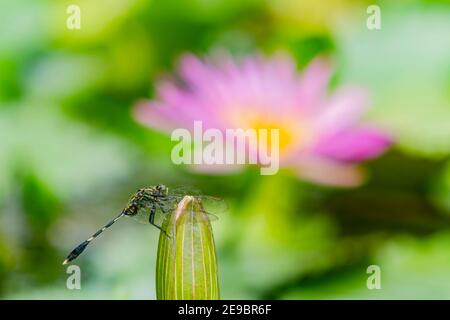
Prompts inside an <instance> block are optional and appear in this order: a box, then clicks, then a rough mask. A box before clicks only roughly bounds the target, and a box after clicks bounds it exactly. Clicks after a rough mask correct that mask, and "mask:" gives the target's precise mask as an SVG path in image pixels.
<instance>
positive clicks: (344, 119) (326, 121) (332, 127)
mask: <svg viewBox="0 0 450 320" xmlns="http://www.w3.org/2000/svg"><path fill="white" fill-rule="evenodd" d="M367 100H368V98H367V93H366V92H365V91H364V90H361V89H359V88H353V87H346V88H344V89H341V90H339V91H337V92H336V93H335V94H334V95H333V96H332V98H331V100H330V102H329V103H328V104H327V106H326V108H325V109H324V110H323V111H322V113H321V114H320V115H318V116H317V119H315V120H314V122H315V127H316V130H317V131H318V132H321V133H323V132H327V133H334V132H338V131H340V130H342V129H345V128H348V127H352V126H353V124H354V123H356V122H357V121H358V120H359V119H360V118H361V116H362V115H363V114H364V113H365V112H366V111H367V109H368V101H367Z"/></svg>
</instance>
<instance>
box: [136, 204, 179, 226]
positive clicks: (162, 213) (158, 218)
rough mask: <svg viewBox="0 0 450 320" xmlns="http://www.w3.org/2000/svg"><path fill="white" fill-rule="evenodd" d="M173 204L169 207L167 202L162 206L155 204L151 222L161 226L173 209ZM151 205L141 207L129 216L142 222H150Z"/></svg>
mask: <svg viewBox="0 0 450 320" xmlns="http://www.w3.org/2000/svg"><path fill="white" fill-rule="evenodd" d="M174 208H175V207H174V206H172V207H170V206H169V204H168V203H166V204H165V205H163V206H159V205H157V206H156V210H155V215H154V218H153V223H154V224H155V225H156V226H158V227H160V228H162V225H163V222H164V220H165V219H166V217H167V216H168V215H171V214H172V213H173V211H174ZM151 210H152V209H151V206H148V207H145V208H142V209H140V210H139V211H138V213H137V214H135V215H134V216H129V217H130V218H132V219H133V220H135V221H137V222H139V223H142V224H151V223H150V215H151Z"/></svg>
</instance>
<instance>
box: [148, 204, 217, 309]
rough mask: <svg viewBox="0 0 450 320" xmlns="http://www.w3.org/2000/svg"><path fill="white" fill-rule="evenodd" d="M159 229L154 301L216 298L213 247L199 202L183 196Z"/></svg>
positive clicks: (208, 223)
mask: <svg viewBox="0 0 450 320" xmlns="http://www.w3.org/2000/svg"><path fill="white" fill-rule="evenodd" d="M163 230H166V233H164V232H161V234H160V236H159V244H158V257H157V262H156V297H157V299H159V300H182V299H187V300H206V299H211V300H213V299H214V300H216V299H219V277H218V268H217V256H216V247H215V244H214V237H213V233H212V228H211V223H210V221H209V219H208V215H207V213H206V212H205V211H204V210H203V206H202V203H201V200H200V199H198V198H196V197H192V196H185V197H184V198H183V199H182V200H181V201H180V203H179V204H178V206H177V209H176V211H175V213H174V214H173V215H170V216H168V217H167V219H166V221H164V224H163Z"/></svg>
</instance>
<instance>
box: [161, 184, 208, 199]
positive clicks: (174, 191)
mask: <svg viewBox="0 0 450 320" xmlns="http://www.w3.org/2000/svg"><path fill="white" fill-rule="evenodd" d="M201 194H202V192H201V191H200V190H199V189H197V188H194V187H191V186H176V187H173V188H169V195H171V196H180V197H182V196H196V195H201Z"/></svg>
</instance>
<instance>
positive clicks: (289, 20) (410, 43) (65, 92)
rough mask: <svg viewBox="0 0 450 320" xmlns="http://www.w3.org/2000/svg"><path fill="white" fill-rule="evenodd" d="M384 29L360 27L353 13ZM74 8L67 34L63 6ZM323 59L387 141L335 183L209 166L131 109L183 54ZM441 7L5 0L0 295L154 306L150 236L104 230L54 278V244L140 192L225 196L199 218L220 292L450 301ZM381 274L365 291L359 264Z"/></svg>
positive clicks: (449, 53)
mask: <svg viewBox="0 0 450 320" xmlns="http://www.w3.org/2000/svg"><path fill="white" fill-rule="evenodd" d="M374 3H376V4H378V5H379V6H380V7H381V14H382V29H381V30H378V31H376V30H374V31H370V30H368V29H367V28H366V18H367V16H368V15H367V13H366V9H367V6H368V5H370V4H374ZM69 4H77V5H79V6H80V7H81V30H68V29H67V28H66V19H67V17H68V14H66V8H67V6H68V5H69ZM214 48H225V49H227V50H229V51H231V52H232V53H239V54H242V53H249V54H251V53H254V52H258V51H262V52H267V53H270V52H274V51H276V50H279V49H283V50H287V51H289V52H291V53H292V55H293V56H294V57H295V58H296V60H297V62H298V65H299V66H300V67H302V66H304V65H305V64H306V63H307V62H309V61H310V60H311V59H312V58H313V57H314V56H316V55H317V54H319V53H327V54H329V55H331V57H332V58H333V61H334V62H335V66H336V74H335V76H334V78H333V81H334V83H336V84H341V83H356V84H359V85H363V86H365V87H367V88H368V89H369V90H370V92H371V95H372V97H373V104H374V108H373V109H372V111H371V113H370V118H371V119H372V120H374V121H377V122H378V123H382V124H383V125H384V126H386V127H387V128H389V129H390V130H391V131H392V132H393V133H394V135H395V138H396V143H395V145H394V147H393V148H392V149H391V150H390V151H389V152H388V153H387V154H385V155H384V156H383V157H381V158H379V159H377V160H375V161H372V162H370V163H367V164H366V169H367V171H368V172H369V175H370V178H369V180H368V181H367V182H366V183H365V184H364V185H363V186H361V187H358V188H353V189H337V188H331V187H323V186H317V185H313V184H308V183H304V182H301V181H299V180H298V179H296V178H293V177H291V176H289V175H287V174H284V173H283V172H280V173H279V174H278V175H276V176H266V177H262V176H260V175H259V171H258V170H257V169H248V170H246V171H244V172H241V173H237V174H232V175H221V176H208V175H203V174H197V173H192V172H190V171H188V170H186V168H183V167H179V166H175V165H173V164H172V163H171V161H170V150H171V147H172V143H171V142H170V139H169V138H168V137H167V136H165V135H163V134H160V133H157V132H154V131H152V130H149V129H147V128H144V127H143V126H141V125H139V124H137V123H136V121H135V120H134V119H133V118H132V116H131V109H132V107H133V105H134V104H135V102H136V101H137V100H138V99H141V98H149V97H153V94H154V83H155V82H154V81H155V79H158V77H160V76H161V75H162V74H164V73H168V72H171V71H173V67H174V63H175V62H176V60H177V58H178V57H179V56H180V55H181V54H182V53H185V52H194V53H197V54H199V55H204V54H207V53H208V52H210V51H211V50H213V49H214ZM449 155H450V5H449V3H448V2H447V1H425V0H422V1H419V0H409V1H406V0H405V1H399V2H396V3H393V1H356V0H354V1H350V0H330V1H314V0H311V1H303V0H246V1H244V0H185V1H181V0H179V1H178V0H164V1H163V0H153V1H152V0H78V1H61V0H58V1H56V0H55V1H50V0H34V1H30V0H15V1H1V2H0V297H1V298H3V299H23V298H25V299H75V298H76V299H103V298H104V299H153V298H154V297H155V292H154V290H155V285H154V272H155V261H156V246H157V238H158V232H157V231H158V230H157V229H156V228H151V227H149V226H147V225H140V224H137V223H135V222H134V221H131V220H128V219H127V220H125V221H120V223H118V224H117V225H115V226H114V228H113V229H111V230H110V231H108V233H107V234H106V233H105V234H104V235H102V236H101V237H100V238H99V239H98V240H97V241H96V243H95V244H94V245H92V246H91V247H90V248H89V249H88V251H87V252H86V254H84V255H83V256H82V257H81V258H80V259H79V260H78V261H77V264H78V265H79V266H80V267H81V272H82V281H81V286H82V289H81V290H68V289H67V288H66V279H67V277H68V274H66V268H65V267H63V266H61V262H62V260H63V259H64V258H65V256H66V254H67V253H68V252H69V251H70V250H71V249H72V248H73V247H74V246H75V245H76V244H78V243H79V242H80V241H82V240H84V239H85V238H87V237H88V236H90V235H91V234H92V233H93V232H94V231H95V230H97V228H98V227H100V226H101V225H103V224H104V223H105V222H107V221H109V219H110V218H111V217H113V216H114V215H116V214H117V213H118V212H119V210H121V208H122V207H123V206H124V204H125V203H126V202H127V200H128V198H129V196H130V195H131V194H132V193H133V192H134V191H135V190H136V189H138V188H139V187H142V186H148V185H154V184H157V183H165V184H167V185H169V186H179V185H187V186H193V187H195V188H199V189H201V190H203V191H204V192H205V193H208V194H213V195H219V196H221V197H223V198H224V199H226V200H227V202H228V203H229V207H230V210H229V212H227V213H226V214H223V215H222V216H221V219H220V220H219V221H217V222H215V223H214V230H215V237H216V242H217V246H218V255H219V269H220V278H221V289H222V290H221V291H222V292H221V295H222V297H223V298H224V299H240V298H251V299H259V298H273V299H312V298H318V299H322V298H324V299H336V298H337V299H339V298H351V299H356V298H362V299H366V298H367V299H382V298H384V299H394V298H424V299H433V298H434V299H440V298H446V299H450V161H449V160H450V158H449ZM371 264H376V265H379V266H380V267H381V272H382V273H381V284H382V288H381V289H380V290H368V289H367V287H366V280H367V277H368V276H369V275H368V274H367V273H366V269H367V267H368V266H369V265H371Z"/></svg>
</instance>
